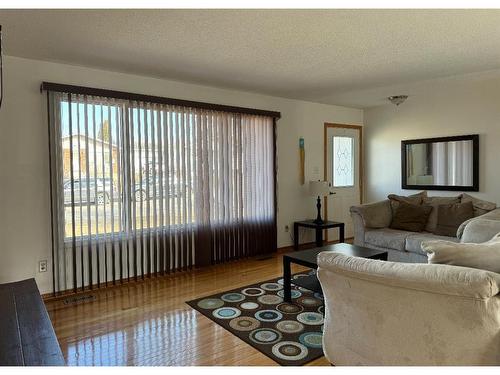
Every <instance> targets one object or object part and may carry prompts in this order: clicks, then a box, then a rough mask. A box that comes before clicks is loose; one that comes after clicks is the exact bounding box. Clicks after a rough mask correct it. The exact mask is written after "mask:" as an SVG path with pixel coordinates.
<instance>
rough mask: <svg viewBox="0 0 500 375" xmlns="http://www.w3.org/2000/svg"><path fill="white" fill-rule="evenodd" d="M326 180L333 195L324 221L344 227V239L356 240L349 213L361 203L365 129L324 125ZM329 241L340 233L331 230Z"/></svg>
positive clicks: (329, 199) (328, 198)
mask: <svg viewBox="0 0 500 375" xmlns="http://www.w3.org/2000/svg"><path fill="white" fill-rule="evenodd" d="M324 134H325V161H324V162H325V180H326V181H328V182H329V183H330V186H331V189H330V191H331V194H330V196H328V197H327V198H326V204H325V206H326V207H325V217H326V218H327V219H328V220H332V221H341V222H343V223H345V238H351V237H353V236H354V231H353V225H352V220H351V216H350V213H349V209H350V207H351V206H354V205H358V204H360V203H361V195H362V190H361V181H362V176H361V146H362V127H361V126H357V125H341V124H325V132H324ZM326 238H327V240H328V241H334V240H338V238H339V237H338V230H337V229H329V230H328V231H327V235H326Z"/></svg>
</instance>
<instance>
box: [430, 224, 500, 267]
mask: <svg viewBox="0 0 500 375" xmlns="http://www.w3.org/2000/svg"><path fill="white" fill-rule="evenodd" d="M422 250H423V251H425V252H426V253H427V262H428V263H432V264H449V265H452V266H461V267H471V268H479V269H482V270H486V271H492V272H496V273H500V233H498V234H497V235H496V236H495V237H493V238H492V239H491V240H489V241H488V242H484V243H455V242H451V241H442V240H438V241H424V242H422Z"/></svg>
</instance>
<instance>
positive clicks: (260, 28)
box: [0, 10, 500, 107]
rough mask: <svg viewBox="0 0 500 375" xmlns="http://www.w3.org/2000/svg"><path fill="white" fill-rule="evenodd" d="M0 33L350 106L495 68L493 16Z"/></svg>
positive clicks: (77, 26) (81, 61) (65, 52)
mask: <svg viewBox="0 0 500 375" xmlns="http://www.w3.org/2000/svg"><path fill="white" fill-rule="evenodd" d="M0 24H2V25H3V29H4V44H5V53H6V54H7V55H12V56H20V57H27V58H34V59H41V60H49V61H58V62H65V63H70V64H78V65H84V66H90V67H96V68H103V69H108V70H117V71H123V72H129V73H135V74H140V75H147V76H155V77H164V78H169V79H176V80H182V81H188V82H196V83H201V84H207V85H213V86H218V87H227V88H234V89H239V90H246V91H255V92H260V93H265V94H270V95H277V96H283V97H289V98H296V99H303V100H310V101H317V102H322V103H329V104H343V105H351V106H356V107H365V106H370V105H373V104H374V102H373V101H371V100H370V98H369V97H368V98H367V97H366V95H365V96H363V97H362V98H361V97H360V98H359V99H357V96H356V95H355V93H356V92H357V91H359V90H360V91H363V92H366V90H369V89H373V88H376V87H381V86H394V85H398V84H401V83H408V82H414V81H420V80H424V79H432V78H437V77H443V76H449V75H458V74H464V73H470V72H478V71H484V70H490V69H497V68H500V11H499V10H1V11H0ZM393 94H400V93H397V92H396V93H393ZM377 99H378V98H377Z"/></svg>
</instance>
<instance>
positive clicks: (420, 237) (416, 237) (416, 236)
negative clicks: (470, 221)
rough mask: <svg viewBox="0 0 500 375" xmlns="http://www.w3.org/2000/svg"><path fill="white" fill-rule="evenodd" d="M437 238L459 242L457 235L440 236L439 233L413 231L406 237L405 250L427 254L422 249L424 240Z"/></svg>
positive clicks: (435, 239)
mask: <svg viewBox="0 0 500 375" xmlns="http://www.w3.org/2000/svg"><path fill="white" fill-rule="evenodd" d="M437 240H442V241H450V242H458V238H455V237H447V236H438V235H437V234H434V233H427V232H422V233H412V234H410V235H409V236H408V237H406V242H405V250H406V251H408V252H409V253H414V254H420V255H425V256H427V253H426V252H425V251H423V250H422V242H424V241H437Z"/></svg>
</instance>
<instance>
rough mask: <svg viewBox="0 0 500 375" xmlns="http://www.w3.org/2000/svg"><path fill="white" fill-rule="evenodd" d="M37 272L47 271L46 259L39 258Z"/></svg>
mask: <svg viewBox="0 0 500 375" xmlns="http://www.w3.org/2000/svg"><path fill="white" fill-rule="evenodd" d="M38 272H47V261H46V260H41V261H39V262H38Z"/></svg>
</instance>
